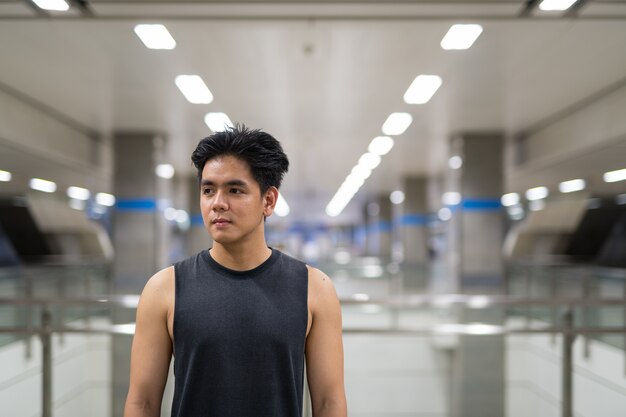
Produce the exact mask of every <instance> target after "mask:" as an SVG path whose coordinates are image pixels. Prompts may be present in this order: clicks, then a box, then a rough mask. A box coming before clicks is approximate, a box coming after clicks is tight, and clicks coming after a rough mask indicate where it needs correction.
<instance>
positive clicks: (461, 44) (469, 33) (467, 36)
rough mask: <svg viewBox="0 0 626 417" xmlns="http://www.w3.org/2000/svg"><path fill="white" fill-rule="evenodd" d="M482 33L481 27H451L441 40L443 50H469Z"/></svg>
mask: <svg viewBox="0 0 626 417" xmlns="http://www.w3.org/2000/svg"><path fill="white" fill-rule="evenodd" d="M482 32H483V27H482V26H481V25H452V26H451V27H450V29H449V30H448V33H446V35H445V36H444V37H443V39H442V40H441V47H442V48H443V49H445V50H448V51H449V50H453V49H456V50H459V49H469V48H470V47H471V46H472V45H473V44H474V42H476V39H478V37H479V36H480V34H481V33H482Z"/></svg>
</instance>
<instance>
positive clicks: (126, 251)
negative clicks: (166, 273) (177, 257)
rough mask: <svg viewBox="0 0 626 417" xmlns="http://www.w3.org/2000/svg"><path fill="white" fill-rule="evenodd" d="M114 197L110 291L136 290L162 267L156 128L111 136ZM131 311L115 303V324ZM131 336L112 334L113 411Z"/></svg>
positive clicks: (124, 382)
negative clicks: (111, 289) (111, 285)
mask: <svg viewBox="0 0 626 417" xmlns="http://www.w3.org/2000/svg"><path fill="white" fill-rule="evenodd" d="M113 141H114V171H113V172H114V179H113V188H114V194H115V197H116V200H117V201H116V205H115V212H114V218H113V245H114V249H115V260H114V263H113V292H114V293H118V294H139V293H140V292H141V291H142V289H143V287H144V286H145V284H146V282H147V280H148V279H149V278H150V277H151V276H152V275H154V274H155V273H156V272H157V271H158V270H159V269H161V268H163V267H164V266H165V265H164V262H165V261H166V259H164V257H165V256H164V255H165V250H164V248H165V245H166V243H167V242H165V236H166V233H167V224H166V221H165V218H164V216H163V213H162V211H160V210H159V208H160V207H159V201H162V200H163V199H165V197H166V196H165V195H163V193H164V184H163V181H166V180H164V179H162V178H159V177H157V176H156V174H155V168H156V165H157V164H158V163H159V162H162V161H163V159H162V157H163V155H162V153H163V148H164V145H165V139H164V138H163V137H161V136H160V135H158V134H156V133H154V132H134V133H116V134H115V135H114V140H113ZM134 321H135V310H132V309H122V308H116V309H115V310H114V313H113V323H114V324H122V323H132V322H134ZM131 342H132V339H131V337H129V336H114V337H113V352H112V354H113V358H112V363H113V389H112V396H113V408H112V415H113V416H119V417H121V416H122V414H123V409H124V403H125V400H126V394H127V392H128V380H129V372H130V348H131Z"/></svg>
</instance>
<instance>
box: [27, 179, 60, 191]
mask: <svg viewBox="0 0 626 417" xmlns="http://www.w3.org/2000/svg"><path fill="white" fill-rule="evenodd" d="M29 184H30V188H32V189H33V190H37V191H43V192H44V193H53V192H55V191H56V190H57V185H56V184H55V183H53V182H52V181H48V180H42V179H41V178H32V179H31V180H30V183H29Z"/></svg>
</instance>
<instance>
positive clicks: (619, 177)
mask: <svg viewBox="0 0 626 417" xmlns="http://www.w3.org/2000/svg"><path fill="white" fill-rule="evenodd" d="M602 178H604V182H618V181H624V180H626V169H618V170H617V171H609V172H605V173H604V175H603V176H602Z"/></svg>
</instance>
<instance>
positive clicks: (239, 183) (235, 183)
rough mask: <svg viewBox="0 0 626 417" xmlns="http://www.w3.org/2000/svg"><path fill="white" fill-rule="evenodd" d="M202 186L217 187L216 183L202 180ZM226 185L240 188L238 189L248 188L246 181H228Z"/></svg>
mask: <svg viewBox="0 0 626 417" xmlns="http://www.w3.org/2000/svg"><path fill="white" fill-rule="evenodd" d="M200 184H201V185H202V186H206V185H215V182H213V181H211V180H202V182H201V183H200ZM224 185H226V186H230V187H232V186H238V187H247V186H248V183H247V182H245V181H244V180H230V181H226V182H225V183H224Z"/></svg>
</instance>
